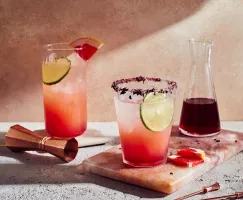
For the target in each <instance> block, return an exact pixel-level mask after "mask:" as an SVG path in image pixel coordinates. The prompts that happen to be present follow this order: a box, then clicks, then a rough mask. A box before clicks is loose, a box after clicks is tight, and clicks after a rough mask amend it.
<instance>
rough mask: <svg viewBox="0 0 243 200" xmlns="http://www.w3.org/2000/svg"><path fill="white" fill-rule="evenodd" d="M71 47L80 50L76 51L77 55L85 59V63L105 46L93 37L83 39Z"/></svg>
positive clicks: (72, 43)
mask: <svg viewBox="0 0 243 200" xmlns="http://www.w3.org/2000/svg"><path fill="white" fill-rule="evenodd" d="M70 46H71V47H73V48H78V49H77V50H75V51H76V53H77V54H78V55H79V56H80V57H81V58H83V59H84V61H88V60H89V59H90V58H91V57H92V56H93V55H94V54H95V53H96V51H97V50H98V49H100V48H101V47H102V46H103V42H101V41H99V40H97V39H95V38H91V37H81V38H79V39H77V40H74V41H73V42H71V43H70Z"/></svg>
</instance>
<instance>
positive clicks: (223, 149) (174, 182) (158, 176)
mask: <svg viewBox="0 0 243 200" xmlns="http://www.w3.org/2000/svg"><path fill="white" fill-rule="evenodd" d="M177 130H178V127H173V131H172V136H171V139H170V145H169V147H170V148H169V152H168V153H169V154H171V153H173V152H175V151H176V149H180V148H185V147H187V146H190V147H194V148H200V149H202V150H204V151H205V152H206V154H207V156H208V157H209V158H210V160H209V161H207V162H206V163H203V164H201V165H198V166H196V167H193V168H183V167H177V166H174V165H172V164H170V163H167V164H165V165H160V166H156V167H153V168H133V167H130V166H128V165H126V164H124V163H123V162H122V152H121V148H120V147H119V146H116V147H114V148H112V149H110V150H107V151H105V152H102V153H99V154H97V155H95V156H92V157H90V158H88V159H86V160H84V161H83V163H82V164H81V165H80V166H79V169H80V170H82V172H90V173H94V174H98V175H101V176H105V177H109V178H111V179H115V180H119V181H123V182H127V183H130V184H134V185H138V186H141V187H145V188H149V189H152V190H156V191H159V192H164V193H167V194H170V193H173V192H175V191H176V190H178V189H180V188H182V187H183V186H184V185H186V184H188V183H189V182H191V181H192V180H194V179H196V178H197V177H199V176H201V175H202V174H204V173H206V172H207V171H209V170H210V169H212V168H213V167H216V166H217V165H219V164H220V163H222V162H223V161H224V160H227V159H229V158H230V157H231V156H233V155H236V154H237V153H238V152H240V151H242V150H243V133H238V132H233V131H229V130H222V131H221V133H220V134H219V135H217V136H214V137H207V138H192V137H187V136H182V135H181V134H179V133H178V132H177ZM215 139H217V140H220V142H219V141H217V142H216V141H215Z"/></svg>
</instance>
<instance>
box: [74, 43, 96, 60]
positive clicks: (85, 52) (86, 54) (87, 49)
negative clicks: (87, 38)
mask: <svg viewBox="0 0 243 200" xmlns="http://www.w3.org/2000/svg"><path fill="white" fill-rule="evenodd" d="M75 48H82V49H80V50H76V51H75V52H76V53H77V54H78V55H79V56H80V57H81V58H83V59H84V60H85V61H87V60H89V59H90V58H91V57H92V56H93V55H94V54H95V52H96V51H97V50H98V49H97V48H96V47H94V46H91V45H89V44H83V45H78V46H76V47H75Z"/></svg>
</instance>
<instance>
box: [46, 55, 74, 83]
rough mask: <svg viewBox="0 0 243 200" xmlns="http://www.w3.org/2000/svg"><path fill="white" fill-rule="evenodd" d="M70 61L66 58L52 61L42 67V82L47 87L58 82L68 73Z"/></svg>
mask: <svg viewBox="0 0 243 200" xmlns="http://www.w3.org/2000/svg"><path fill="white" fill-rule="evenodd" d="M70 68H71V61H70V60H68V59H67V58H66V57H60V58H56V59H54V61H52V62H48V63H44V64H43V65H42V81H43V83H45V84H47V85H53V84H56V83H58V82H60V81H61V80H62V79H63V78H64V77H65V76H66V75H67V74H68V72H69V70H70Z"/></svg>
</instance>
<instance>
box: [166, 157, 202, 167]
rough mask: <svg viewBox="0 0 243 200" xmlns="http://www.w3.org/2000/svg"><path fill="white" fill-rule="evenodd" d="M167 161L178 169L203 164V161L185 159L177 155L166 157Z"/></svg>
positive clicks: (199, 159)
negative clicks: (178, 167)
mask: <svg viewBox="0 0 243 200" xmlns="http://www.w3.org/2000/svg"><path fill="white" fill-rule="evenodd" d="M167 161H168V162H171V163H173V164H174V165H177V166H180V167H189V168H190V167H195V166H197V165H199V164H201V163H204V160H203V159H201V158H187V157H182V156H178V155H172V156H168V158H167Z"/></svg>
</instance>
